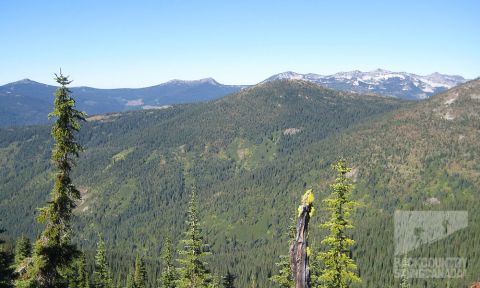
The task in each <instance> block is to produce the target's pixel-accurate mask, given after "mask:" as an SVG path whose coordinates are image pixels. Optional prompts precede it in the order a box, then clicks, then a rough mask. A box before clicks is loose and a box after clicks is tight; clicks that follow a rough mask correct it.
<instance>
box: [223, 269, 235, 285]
mask: <svg viewBox="0 0 480 288" xmlns="http://www.w3.org/2000/svg"><path fill="white" fill-rule="evenodd" d="M235 278H237V277H236V276H235V275H233V274H232V273H230V270H228V271H227V274H225V276H223V277H222V285H223V287H224V288H235Z"/></svg>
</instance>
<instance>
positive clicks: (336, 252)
mask: <svg viewBox="0 0 480 288" xmlns="http://www.w3.org/2000/svg"><path fill="white" fill-rule="evenodd" d="M333 168H334V169H335V170H336V171H337V177H336V179H335V183H334V184H332V185H330V187H331V190H332V193H331V195H330V197H329V198H328V199H325V200H324V202H325V204H326V206H327V210H328V211H329V212H330V213H331V214H330V218H329V219H328V221H327V222H326V223H324V224H322V225H321V226H322V228H325V229H327V230H328V231H329V233H330V234H329V235H327V236H326V237H325V238H324V239H323V240H322V244H324V245H327V246H328V247H329V250H328V251H326V252H321V253H319V254H318V260H319V261H323V267H324V268H323V270H322V271H321V275H320V276H319V278H318V281H319V282H320V283H321V284H322V287H327V288H346V287H349V285H350V284H351V283H352V282H360V277H358V275H357V274H356V269H357V266H356V264H355V262H354V261H353V259H351V258H350V255H349V250H348V248H349V247H351V246H352V245H353V244H354V243H355V241H354V240H353V239H350V238H349V237H348V235H347V230H348V229H352V228H353V225H352V222H351V220H350V216H351V215H350V214H351V212H352V210H353V208H354V206H355V205H356V204H357V203H356V202H354V201H352V200H350V196H351V194H352V190H353V185H352V184H351V183H350V182H349V179H348V178H347V173H348V172H350V171H351V170H352V169H351V168H349V167H347V164H346V162H345V161H343V160H340V161H339V162H338V163H337V164H335V165H334V166H333Z"/></svg>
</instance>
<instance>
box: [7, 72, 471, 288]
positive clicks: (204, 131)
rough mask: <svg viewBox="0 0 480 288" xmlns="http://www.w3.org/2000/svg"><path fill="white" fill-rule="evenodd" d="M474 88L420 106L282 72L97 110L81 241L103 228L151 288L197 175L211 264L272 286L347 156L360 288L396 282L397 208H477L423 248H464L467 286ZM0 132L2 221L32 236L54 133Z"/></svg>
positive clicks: (242, 281)
mask: <svg viewBox="0 0 480 288" xmlns="http://www.w3.org/2000/svg"><path fill="white" fill-rule="evenodd" d="M479 95H480V81H472V82H469V83H467V84H465V85H463V86H460V87H457V88H454V89H452V90H450V91H448V92H446V93H444V94H442V95H439V96H436V97H433V98H431V99H429V100H427V101H424V102H420V103H414V104H412V103H405V102H401V101H398V100H395V99H391V98H383V97H372V96H364V95H357V94H350V93H346V92H337V91H333V90H328V89H324V88H321V87H319V86H316V85H315V84H311V83H307V82H302V81H277V82H269V83H265V84H262V85H258V86H255V87H252V88H249V89H245V90H244V91H241V92H239V93H237V94H235V95H232V96H229V97H226V98H223V99H220V100H216V101H213V102H208V103H203V104H195V105H180V106H176V107H173V108H169V109H166V110H162V111H135V112H128V113H123V114H120V115H117V114H112V115H106V116H102V117H97V118H96V119H95V121H90V122H89V123H88V124H86V125H84V127H83V128H82V132H81V134H80V135H79V136H80V138H79V142H80V143H82V145H84V146H85V147H86V150H85V152H84V153H83V154H82V156H81V158H80V159H79V161H78V167H77V168H76V170H75V173H74V175H73V176H72V177H73V178H74V179H75V180H74V182H75V185H76V186H77V187H78V188H80V191H81V193H82V198H83V200H82V202H81V203H80V205H79V207H78V208H77V210H76V215H77V218H76V219H75V221H74V222H76V223H78V225H77V227H76V231H77V233H76V235H79V237H78V238H79V239H77V240H78V242H79V243H80V244H81V246H83V247H85V249H92V248H93V247H94V243H95V241H96V240H97V236H96V235H97V232H100V231H101V232H102V233H103V235H104V236H105V240H106V245H107V247H108V250H109V251H110V254H109V260H110V261H111V263H112V267H113V270H114V272H115V273H114V274H115V275H116V277H119V276H122V277H125V275H127V271H128V268H129V265H126V264H122V263H124V262H125V259H127V260H128V261H131V263H133V259H134V256H135V254H136V253H139V254H140V255H142V256H144V258H145V259H146V262H147V270H148V273H147V275H148V277H149V283H150V285H151V287H153V285H154V279H157V278H160V275H159V271H160V266H159V259H160V255H161V251H160V250H161V247H162V244H163V241H164V239H166V237H170V238H172V239H174V240H178V239H179V237H180V233H181V232H182V231H184V230H185V225H184V220H185V217H186V211H187V205H188V199H189V188H190V185H191V184H195V185H196V187H197V189H198V201H199V215H200V218H201V222H202V225H203V227H204V229H205V235H206V239H207V240H208V242H209V243H210V244H211V246H212V247H211V250H212V251H213V252H214V254H213V256H211V257H210V259H209V261H208V262H210V264H211V268H212V270H213V271H214V272H216V273H218V274H219V275H224V274H225V273H226V272H227V269H228V270H229V271H230V272H233V273H234V274H235V275H237V277H238V278H237V280H236V282H237V285H238V286H239V287H247V286H248V285H250V283H251V281H253V279H256V283H258V287H272V286H273V283H272V282H269V281H268V280H267V278H268V277H270V276H271V274H273V273H275V266H274V262H276V261H277V259H278V255H280V254H286V252H287V251H286V250H287V244H286V242H287V239H288V235H287V230H288V226H289V219H290V217H291V215H292V214H293V213H294V212H295V210H294V208H295V204H296V203H297V199H298V197H299V195H301V194H302V193H303V191H304V190H305V188H307V187H308V188H313V189H314V191H316V194H318V196H317V198H320V199H321V198H323V197H325V196H326V195H327V193H328V191H327V184H328V183H329V181H331V180H332V179H333V176H334V175H333V174H332V171H331V169H330V165H331V164H332V163H334V162H335V161H336V160H338V158H340V157H345V158H346V159H347V160H348V161H349V162H350V163H351V164H353V167H354V170H353V173H352V174H351V175H350V177H352V178H353V179H354V181H355V182H356V187H357V189H356V190H355V191H354V193H353V197H354V198H355V199H356V200H357V201H359V202H360V203H361V206H360V207H359V209H357V214H356V215H355V217H354V220H353V221H354V223H355V226H356V230H355V234H354V235H353V236H354V239H356V240H357V244H356V246H355V247H354V251H353V257H354V258H355V261H356V262H357V265H358V267H359V270H360V276H361V278H362V279H363V282H362V284H361V285H363V286H364V287H389V286H392V287H393V286H394V285H398V281H396V280H394V278H393V271H392V263H393V252H392V251H393V218H392V217H393V212H394V211H395V210H396V209H434V210H445V209H452V210H468V211H469V212H470V214H469V220H470V222H469V224H470V225H469V227H468V228H467V229H465V230H462V231H461V232H459V233H456V234H454V235H452V236H451V237H449V238H447V239H445V240H443V241H440V242H438V243H436V244H435V245H430V246H428V247H422V248H421V249H419V250H418V251H414V252H415V254H418V255H438V257H442V256H445V253H446V255H453V256H463V257H468V259H469V265H468V275H467V278H466V279H460V280H452V283H453V284H455V285H457V286H458V285H459V284H460V283H461V284H464V283H469V282H472V281H473V280H476V278H477V277H479V276H478V275H476V274H475V273H477V271H479V270H480V262H479V261H478V260H476V259H478V258H479V255H478V254H479V251H476V250H475V249H474V247H476V246H475V242H474V239H476V238H478V237H479V236H480V235H479V233H480V227H478V224H476V223H475V222H477V223H478V221H476V220H478V217H477V216H476V214H478V213H475V207H477V206H478V204H479V203H478V201H479V200H477V199H478V191H477V190H476V189H475V187H479V184H480V183H478V176H479V173H480V167H479V166H478V162H479V153H480V151H479V146H478V145H477V144H476V143H478V140H479V128H480V126H479V123H480V122H479V121H478V120H479V114H478V111H480V110H479V109H478V108H480V107H479V106H480V96H479ZM0 135H1V136H0V164H1V165H2V167H4V168H3V169H2V171H1V173H0V190H1V194H0V218H1V219H3V220H4V221H3V225H4V226H5V228H7V230H8V231H7V233H8V235H11V236H13V237H18V236H20V235H21V234H26V235H29V236H30V237H35V236H36V234H37V233H38V231H39V228H38V226H36V224H35V223H34V211H35V208H36V207H39V206H41V203H44V202H45V201H46V200H47V195H48V191H49V190H50V188H51V185H52V183H51V182H50V179H52V177H51V173H52V170H50V164H49V160H48V159H49V157H50V149H51V148H50V147H51V146H52V142H51V140H50V137H49V129H48V127H42V126H35V127H33V126H32V127H24V128H12V129H3V130H1V131H0ZM316 214H317V215H319V216H318V217H316V218H314V222H313V224H312V233H313V234H312V238H313V239H312V240H311V242H312V245H313V246H316V247H319V243H318V242H319V239H320V238H319V236H320V235H319V229H318V227H317V224H316V223H318V222H319V220H320V219H322V217H324V216H323V215H325V211H317V212H316ZM32 227H35V229H32ZM317 240H318V241H317ZM174 243H176V241H174ZM477 248H478V247H477ZM477 250H478V249H477ZM123 280H124V279H122V281H123ZM422 281H423V280H422ZM455 281H456V282H455ZM429 283H430V282H429ZM431 283H433V284H432V285H439V286H442V285H443V286H444V284H445V283H446V282H441V281H440V280H435V281H433V282H431ZM413 284H418V285H422V287H423V282H421V281H418V282H415V283H413ZM419 287H420V286H419ZM427 287H434V286H427Z"/></svg>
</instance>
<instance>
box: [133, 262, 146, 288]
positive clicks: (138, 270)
mask: <svg viewBox="0 0 480 288" xmlns="http://www.w3.org/2000/svg"><path fill="white" fill-rule="evenodd" d="M133 279H134V280H133V281H134V284H135V288H145V287H146V281H147V274H146V270H145V263H144V262H143V259H142V258H141V257H140V256H138V255H137V258H136V259H135V275H134V278H133Z"/></svg>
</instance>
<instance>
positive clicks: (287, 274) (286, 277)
mask: <svg viewBox="0 0 480 288" xmlns="http://www.w3.org/2000/svg"><path fill="white" fill-rule="evenodd" d="M275 265H276V266H277V267H278V274H277V275H273V276H272V277H270V280H271V281H273V282H275V283H277V285H279V286H280V287H282V288H292V287H294V286H295V283H294V282H293V279H292V270H291V269H290V258H289V257H288V256H287V255H280V261H279V262H277V263H275Z"/></svg>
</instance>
